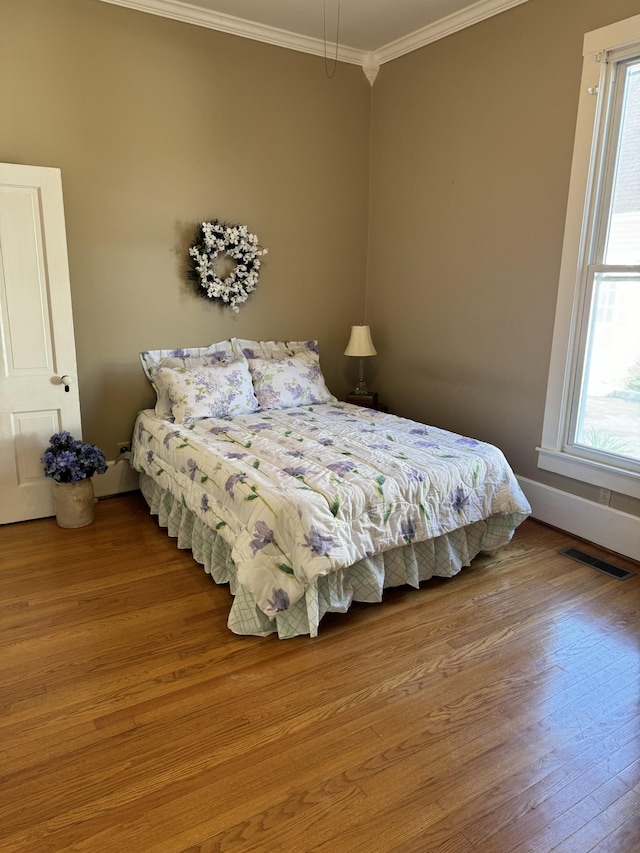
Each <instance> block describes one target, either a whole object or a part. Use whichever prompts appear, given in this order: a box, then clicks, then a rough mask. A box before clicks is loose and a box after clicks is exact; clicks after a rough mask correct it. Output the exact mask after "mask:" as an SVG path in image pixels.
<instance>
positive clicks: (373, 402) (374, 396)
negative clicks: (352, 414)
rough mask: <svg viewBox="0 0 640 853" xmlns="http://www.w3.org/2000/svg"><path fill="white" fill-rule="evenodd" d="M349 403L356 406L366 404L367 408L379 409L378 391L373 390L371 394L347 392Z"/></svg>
mask: <svg viewBox="0 0 640 853" xmlns="http://www.w3.org/2000/svg"><path fill="white" fill-rule="evenodd" d="M347 403H352V404H353V405H354V406H364V408H365V409H379V408H381V407H380V405H379V403H378V392H377V391H371V393H369V394H347Z"/></svg>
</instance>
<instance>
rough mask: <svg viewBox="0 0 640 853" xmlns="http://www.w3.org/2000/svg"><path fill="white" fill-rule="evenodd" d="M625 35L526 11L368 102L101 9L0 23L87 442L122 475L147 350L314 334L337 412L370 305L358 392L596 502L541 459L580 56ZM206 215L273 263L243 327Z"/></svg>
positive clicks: (48, 11)
mask: <svg viewBox="0 0 640 853" xmlns="http://www.w3.org/2000/svg"><path fill="white" fill-rule="evenodd" d="M637 13H638V0H607V3H603V2H602V0H529V2H527V3H524V4H523V5H520V6H517V7H515V8H514V9H511V10H509V11H507V12H504V13H502V14H500V15H497V16H495V17H493V18H490V19H488V20H486V21H484V22H482V23H480V24H477V25H475V26H473V27H470V28H468V29H466V30H464V31H462V32H460V33H457V34H455V35H452V36H449V37H447V38H445V39H443V40H441V41H438V42H435V43H433V44H430V45H428V46H426V47H424V48H422V49H420V50H418V51H415V52H413V53H411V54H408V55H407V56H404V57H402V58H400V59H397V60H395V61H393V62H390V63H387V64H385V65H383V66H382V69H381V71H380V75H379V77H378V80H377V81H376V83H375V86H374V88H373V90H372V89H371V87H370V86H369V83H368V82H367V80H366V79H365V77H364V75H363V73H362V71H361V69H359V68H357V67H355V66H350V65H346V64H341V65H340V66H339V68H338V74H337V75H336V77H335V78H334V79H333V80H328V79H327V78H326V76H325V73H324V67H323V60H322V59H321V58H318V57H313V56H308V55H305V54H302V53H296V52H294V51H289V50H284V49H281V48H277V47H273V46H269V45H264V44H261V43H258V42H254V41H251V40H248V39H241V38H237V37H233V36H228V35H225V34H222V33H218V32H215V31H212V30H207V29H203V28H198V27H195V26H190V25H187V24H181V23H178V22H175V21H170V20H165V19H163V18H159V17H155V16H152V15H148V14H143V13H139V12H134V11H132V10H127V9H124V8H121V7H118V6H112V5H109V4H105V3H101V2H99V0H55V2H52V0H0V116H1V117H2V132H1V134H0V160H2V161H6V162H15V163H28V164H36V165H50V166H58V167H60V168H61V169H62V176H63V186H64V193H65V209H66V217H67V231H68V243H69V260H70V268H71V279H72V298H73V308H74V317H75V322H76V343H77V352H78V365H79V378H80V391H81V406H82V415H83V424H84V433H85V438H87V439H88V440H90V441H93V442H95V443H97V444H99V445H100V446H102V447H103V448H104V449H105V450H106V452H107V456H108V458H113V457H114V456H115V450H116V448H115V444H116V442H118V441H122V440H126V439H127V438H128V437H129V434H130V431H131V426H132V424H133V420H134V418H135V414H136V412H137V411H138V409H139V408H142V407H144V406H146V405H149V404H150V403H151V402H152V399H153V397H152V394H151V392H150V389H149V388H148V386H147V383H146V380H145V379H144V377H143V374H142V371H141V369H140V367H139V362H138V357H137V353H138V351H139V350H141V349H146V348H156V347H173V346H181V345H188V344H193V345H199V344H206V343H208V342H211V341H214V340H219V339H222V338H225V337H228V336H230V335H238V336H240V337H268V338H308V337H314V338H318V339H319V340H320V344H321V353H322V364H323V368H324V371H325V374H326V376H327V380H328V382H329V385H330V387H331V388H332V390H333V391H334V392H335V393H337V394H343V393H344V392H345V391H346V390H347V389H348V388H349V386H350V384H351V382H352V381H353V379H354V372H355V369H356V366H355V365H354V364H352V363H351V360H349V359H346V358H345V357H344V356H343V355H342V353H343V350H344V347H345V345H346V340H347V337H348V331H349V326H350V325H351V324H352V323H357V322H363V320H364V317H365V298H366V321H367V322H369V323H370V325H371V326H372V331H373V336H374V342H375V344H376V347H377V348H378V352H379V356H378V357H377V358H374V359H369V361H368V364H367V370H368V374H367V375H368V377H369V378H370V380H371V381H370V384H371V385H373V386H374V387H376V388H377V389H378V390H379V392H380V395H381V397H382V398H383V400H384V401H385V402H387V403H388V405H389V406H390V408H391V410H392V411H394V412H396V413H398V414H403V415H407V416H409V417H414V418H417V419H420V420H424V421H426V422H431V423H437V424H439V425H441V426H444V427H448V428H450V429H453V430H455V431H459V432H463V433H467V434H470V435H475V436H477V437H479V438H482V439H486V440H488V441H491V442H494V443H496V444H498V445H499V446H501V447H502V448H503V449H504V451H505V453H506V455H507V457H508V459H509V461H510V462H511V463H512V465H513V467H514V469H515V471H516V472H517V473H518V474H521V475H523V476H525V477H529V478H531V479H535V480H539V481H541V482H545V483H548V484H550V485H554V486H556V487H559V488H563V489H566V490H568V491H572V492H575V493H577V494H582V495H584V496H586V497H592V498H595V491H596V490H595V489H594V488H593V487H591V486H587V485H580V484H578V483H576V482H575V481H570V480H565V479H563V478H561V477H557V476H554V475H551V474H549V473H545V472H542V471H540V470H538V468H537V467H536V452H535V447H536V445H537V444H538V443H539V442H540V437H541V431H542V418H543V412H544V401H545V392H546V382H547V370H548V364H549V355H550V345H551V337H552V331H553V321H554V312H555V300H556V293H557V287H558V273H559V265H560V252H561V246H562V233H563V227H564V216H565V209H566V201H567V189H568V182H569V170H570V165H571V155H572V147H573V133H574V125H575V117H576V110H577V103H578V84H579V80H580V70H581V50H582V38H583V34H584V33H585V32H587V31H589V30H592V29H595V28H597V27H600V26H604V25H605V24H607V23H610V22H612V21H614V20H619V19H622V18H625V17H629V16H631V15H633V14H637ZM370 138H371V145H372V151H371V164H370V161H369V156H370V151H369V143H370ZM370 166H371V168H370ZM369 182H370V183H369ZM369 192H370V197H369ZM213 217H218V218H222V219H227V220H228V221H231V222H243V223H246V224H247V225H248V226H249V227H250V228H251V229H252V230H253V231H255V232H256V233H257V234H258V236H259V238H260V240H261V242H262V243H263V244H264V245H266V246H267V247H268V248H269V250H270V251H269V255H268V256H267V258H266V259H265V265H264V267H263V271H262V275H261V280H260V285H259V288H258V290H257V291H256V292H255V293H254V294H253V295H252V297H251V298H250V300H249V302H248V303H247V304H246V305H245V306H244V307H243V308H242V309H241V311H240V313H239V314H237V315H234V314H232V313H231V312H230V311H229V310H225V309H223V308H221V307H218V306H217V305H213V304H211V303H209V302H208V301H206V300H203V299H198V298H196V297H194V296H193V292H192V289H191V286H190V285H188V284H187V283H186V281H185V257H186V250H187V248H188V245H189V243H190V240H191V237H192V234H193V230H194V227H195V224H196V223H197V222H198V221H199V220H201V219H203V218H213ZM368 228H369V229H370V234H369V235H368V234H367V229H368ZM367 241H368V242H367ZM367 245H368V246H369V254H368V259H367ZM367 279H368V283H366V281H367ZM365 287H366V290H365ZM615 500H617V501H618V504H617V505H618V506H619V508H624V509H630V511H633V512H639V511H640V510H638V502H633V501H631V500H626V501H625V500H624V499H622V498H619V497H616V498H615ZM623 501H624V502H623Z"/></svg>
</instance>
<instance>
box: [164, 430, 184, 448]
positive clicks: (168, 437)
mask: <svg viewBox="0 0 640 853" xmlns="http://www.w3.org/2000/svg"><path fill="white" fill-rule="evenodd" d="M177 435H180V431H179V430H177V429H172V430H171V432H168V433H167V434H166V435H165V437H164V438H163V439H162V443H163V444H164V446H165V447H167V446H168V444H169V442H170V441H171V439H172V438H175V437H176V436H177Z"/></svg>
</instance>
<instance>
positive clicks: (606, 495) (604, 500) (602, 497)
mask: <svg viewBox="0 0 640 853" xmlns="http://www.w3.org/2000/svg"><path fill="white" fill-rule="evenodd" d="M598 503H601V504H604V506H609V505H610V504H611V489H600V494H599V495H598Z"/></svg>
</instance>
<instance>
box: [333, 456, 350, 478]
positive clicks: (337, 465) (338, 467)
mask: <svg viewBox="0 0 640 853" xmlns="http://www.w3.org/2000/svg"><path fill="white" fill-rule="evenodd" d="M355 467H356V466H355V465H354V464H353V462H349V461H347V460H346V459H339V460H338V461H337V462H331V463H330V464H329V465H327V468H328V469H329V470H330V471H333V473H334V474H337V475H338V476H339V477H344V476H345V475H346V474H350V473H351V472H352V471H354V470H355Z"/></svg>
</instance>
